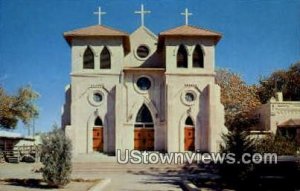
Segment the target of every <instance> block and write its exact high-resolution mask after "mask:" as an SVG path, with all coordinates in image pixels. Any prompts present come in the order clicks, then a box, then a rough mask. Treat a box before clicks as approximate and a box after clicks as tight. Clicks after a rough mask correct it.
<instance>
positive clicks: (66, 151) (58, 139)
mask: <svg viewBox="0 0 300 191" xmlns="http://www.w3.org/2000/svg"><path fill="white" fill-rule="evenodd" d="M53 128H54V129H53V131H52V132H50V133H48V134H45V135H43V136H42V152H41V162H42V163H43V165H44V167H43V168H42V173H43V178H44V180H45V182H47V183H48V185H49V186H51V187H63V186H65V185H66V184H68V183H69V182H70V179H71V172H72V162H71V158H72V153H71V149H72V145H71V140H70V139H69V138H67V137H66V135H65V133H64V131H63V130H62V129H58V128H57V125H54V126H53Z"/></svg>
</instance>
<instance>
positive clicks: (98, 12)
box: [94, 7, 106, 25]
mask: <svg viewBox="0 0 300 191" xmlns="http://www.w3.org/2000/svg"><path fill="white" fill-rule="evenodd" d="M105 14H106V12H102V11H101V7H98V11H97V12H94V15H98V24H99V25H101V16H102V15H105Z"/></svg>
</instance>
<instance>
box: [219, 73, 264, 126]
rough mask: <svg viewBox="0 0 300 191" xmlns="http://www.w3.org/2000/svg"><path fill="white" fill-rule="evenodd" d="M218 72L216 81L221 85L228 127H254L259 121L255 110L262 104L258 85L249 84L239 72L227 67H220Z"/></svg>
mask: <svg viewBox="0 0 300 191" xmlns="http://www.w3.org/2000/svg"><path fill="white" fill-rule="evenodd" d="M216 74H217V75H216V83H217V84H218V85H219V86H220V87H221V102H222V104H223V105H224V108H225V125H226V127H227V128H228V129H229V130H230V129H233V128H235V127H240V128H249V127H252V126H253V125H254V124H255V123H256V122H257V119H256V117H255V116H254V115H253V111H254V110H255V109H256V108H257V107H258V106H259V105H260V104H261V103H260V100H259V98H258V96H257V87H256V86H255V85H247V84H246V83H245V82H244V81H243V80H242V79H241V77H240V76H239V75H238V74H236V73H234V72H231V71H229V70H227V69H219V70H217V72H216Z"/></svg>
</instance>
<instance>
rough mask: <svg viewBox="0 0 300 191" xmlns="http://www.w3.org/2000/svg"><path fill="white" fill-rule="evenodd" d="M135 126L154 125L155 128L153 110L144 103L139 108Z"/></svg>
mask: <svg viewBox="0 0 300 191" xmlns="http://www.w3.org/2000/svg"><path fill="white" fill-rule="evenodd" d="M135 123H136V124H135V127H150V128H151V127H152V128H153V126H154V125H153V119H152V116H151V112H150V111H149V109H148V107H147V106H146V105H145V104H143V105H142V107H141V109H140V110H139V112H138V114H137V116H136V119H135Z"/></svg>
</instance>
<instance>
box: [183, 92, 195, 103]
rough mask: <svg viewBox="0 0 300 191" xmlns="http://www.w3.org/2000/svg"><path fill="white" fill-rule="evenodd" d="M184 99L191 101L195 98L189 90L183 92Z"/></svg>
mask: <svg viewBox="0 0 300 191" xmlns="http://www.w3.org/2000/svg"><path fill="white" fill-rule="evenodd" d="M185 100H186V101H187V102H192V101H194V100H195V96H194V94H193V93H191V92H188V93H186V94H185Z"/></svg>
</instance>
